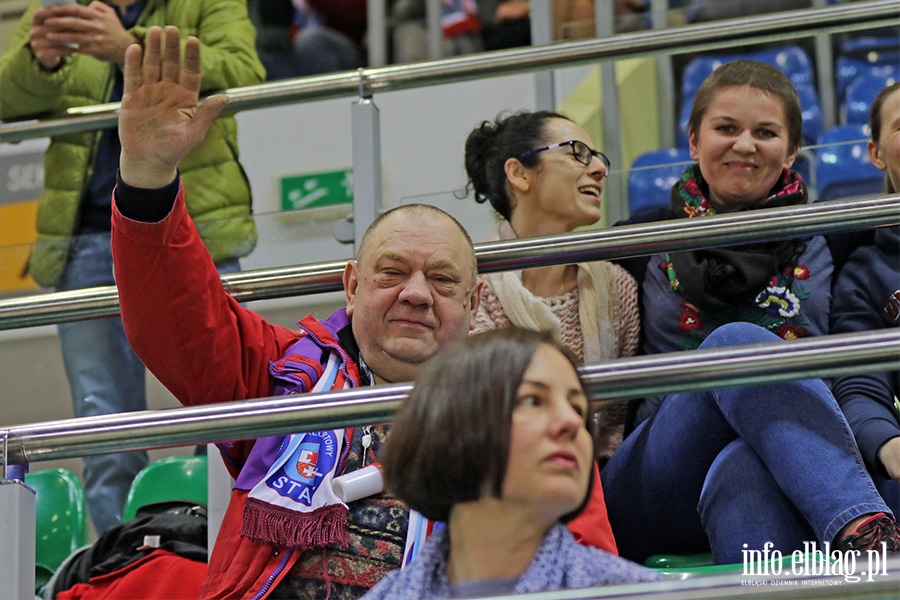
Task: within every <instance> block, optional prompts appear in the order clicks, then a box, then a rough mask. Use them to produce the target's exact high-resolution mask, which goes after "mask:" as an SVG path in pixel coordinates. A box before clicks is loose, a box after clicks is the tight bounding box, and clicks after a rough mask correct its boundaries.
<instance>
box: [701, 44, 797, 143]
mask: <svg viewBox="0 0 900 600" xmlns="http://www.w3.org/2000/svg"><path fill="white" fill-rule="evenodd" d="M742 85H748V86H750V87H752V88H756V89H758V90H760V91H762V92H765V93H766V94H768V95H770V96H773V97H775V98H778V99H779V100H781V104H782V106H784V119H785V121H786V123H787V128H788V147H789V149H790V151H791V152H796V151H797V150H799V149H800V145H801V144H802V142H803V112H802V110H801V108H800V97H799V96H798V95H797V90H795V89H794V86H793V85H791V81H790V80H789V79H788V78H787V77H786V76H785V74H784V73H782V72H781V71H779V70H778V69H776V68H775V67H773V66H772V65H768V64H766V63H763V62H759V61H756V60H735V61H732V62H729V63H725V64H724V65H722V66H721V67H719V68H718V69H716V70H715V71H713V72H712V74H711V75H710V76H709V77H707V78H706V79H705V80H704V81H703V83H702V84H700V89H698V90H697V94H696V95H695V96H694V105H693V106H692V107H691V117H690V119H689V120H688V132H689V133H690V134H692V135H693V136H695V137H696V136H697V135H698V133H699V131H700V123H701V122H702V121H703V117H704V116H705V115H706V111H707V110H709V106H710V105H711V104H712V103H713V100H714V99H715V97H716V94H717V93H718V92H719V91H721V90H723V89H725V88H729V87H740V86H742Z"/></svg>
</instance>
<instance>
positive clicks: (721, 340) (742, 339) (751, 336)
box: [700, 321, 781, 350]
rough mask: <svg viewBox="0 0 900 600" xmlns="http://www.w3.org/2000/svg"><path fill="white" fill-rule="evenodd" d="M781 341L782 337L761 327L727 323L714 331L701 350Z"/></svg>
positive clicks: (742, 323)
mask: <svg viewBox="0 0 900 600" xmlns="http://www.w3.org/2000/svg"><path fill="white" fill-rule="evenodd" d="M780 340H781V338H780V337H778V336H777V335H775V334H774V333H772V332H771V331H768V330H766V329H763V328H762V327H760V326H759V325H754V324H752V323H744V322H742V321H736V322H734V323H726V324H725V325H722V326H721V327H718V328H716V329H715V330H713V331H712V332H711V333H710V334H709V335H708V336H707V337H706V339H705V340H704V341H703V343H702V344H700V349H701V350H702V349H709V348H723V347H727V346H742V345H745V344H762V343H766V342H774V341H780Z"/></svg>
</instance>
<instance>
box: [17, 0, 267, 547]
mask: <svg viewBox="0 0 900 600" xmlns="http://www.w3.org/2000/svg"><path fill="white" fill-rule="evenodd" d="M153 25H160V26H163V25H176V26H177V27H179V28H180V29H181V30H182V31H185V32H188V33H190V34H191V35H195V36H197V37H198V38H199V39H200V41H201V44H202V47H203V65H202V67H203V81H202V85H201V87H202V90H203V91H204V92H211V91H214V90H222V89H225V88H232V87H240V86H247V85H254V84H257V83H261V82H263V81H264V80H265V69H264V68H263V66H262V64H261V63H260V61H259V58H258V56H257V54H256V50H255V35H256V34H255V30H254V28H253V25H252V23H251V22H250V20H249V17H248V15H247V6H246V2H245V1H244V0H192V1H191V2H183V1H182V2H177V1H174V0H171V1H170V0H106V1H105V2H100V1H98V0H94V1H93V2H90V3H88V2H87V1H85V0H78V2H77V3H71V4H65V5H62V6H55V7H44V6H42V3H41V2H40V1H38V0H34V2H33V3H32V5H31V6H29V8H28V10H27V11H26V12H25V13H24V15H23V16H22V19H21V21H20V23H19V26H18V28H17V30H16V32H15V34H14V35H13V37H12V39H11V40H10V41H9V43H8V45H7V47H6V50H5V51H4V53H3V55H2V56H0V119H2V120H3V121H10V120H17V119H33V118H39V117H41V116H48V115H53V114H60V113H63V112H64V111H66V110H67V109H69V108H71V107H77V106H87V105H93V104H100V103H105V102H117V101H119V100H120V99H121V97H122V82H123V76H122V64H123V62H124V54H125V48H127V47H128V45H129V44H132V43H134V42H143V39H144V35H145V33H146V31H147V29H148V28H149V27H150V26H153ZM119 153H120V146H119V139H118V136H117V134H116V130H115V128H110V129H106V130H102V131H83V132H75V133H65V134H60V135H57V136H54V137H53V138H52V139H51V140H50V145H49V147H48V148H47V151H46V154H45V157H44V191H43V193H42V194H41V197H40V200H39V204H38V211H37V223H36V225H37V235H38V237H37V241H36V243H35V245H34V247H33V249H32V251H31V255H30V257H29V261H28V267H27V270H28V274H29V275H31V277H33V278H34V280H35V281H36V282H37V283H38V284H39V285H41V286H44V287H51V288H55V289H56V290H58V291H64V290H73V289H81V288H86V287H96V286H105V285H113V284H114V280H113V272H112V255H111V252H110V242H109V236H110V215H111V212H110V201H111V197H112V190H113V186H114V184H115V177H116V172H117V170H118V165H119ZM179 169H180V172H181V176H182V179H183V181H184V185H185V188H186V189H188V190H190V194H189V198H190V199H189V200H188V210H189V212H190V214H191V216H192V217H193V219H194V221H195V222H196V223H197V226H198V229H199V232H200V235H201V237H202V238H203V241H204V243H205V244H206V246H207V248H208V249H209V251H210V254H212V257H213V259H214V260H215V261H216V264H217V266H218V267H219V271H220V272H229V271H237V270H239V268H240V265H239V264H238V260H237V259H238V258H239V257H241V256H246V255H247V254H249V253H250V252H251V251H252V250H253V248H254V246H255V245H256V239H257V234H256V227H255V225H254V222H253V216H252V210H251V194H250V185H249V182H248V181H247V176H246V174H245V173H244V170H243V168H242V167H241V164H240V162H239V157H238V147H237V124H236V122H235V119H234V117H233V116H223V117H221V118H219V119H218V120H217V121H216V122H215V124H214V125H213V126H212V127H211V128H210V130H209V133H208V134H207V136H206V139H205V140H204V141H203V143H202V144H201V145H200V146H199V147H197V149H195V150H194V151H193V152H192V153H191V154H190V155H189V156H187V157H186V158H185V159H184V160H183V161H182V162H181V164H180V165H179ZM59 336H60V343H61V347H62V354H63V362H64V365H65V369H66V375H67V377H68V380H69V385H70V388H71V393H72V400H73V404H74V409H75V415H76V416H78V417H86V416H93V415H101V414H110V413H117V412H123V411H133V410H143V409H145V408H146V393H145V383H144V380H145V375H144V373H145V372H144V366H143V365H142V364H141V362H140V360H139V359H138V358H137V357H136V356H135V354H134V352H133V351H132V350H131V348H130V347H129V345H128V342H127V340H126V338H125V333H124V331H123V328H122V322H121V319H119V318H110V319H96V320H90V321H81V322H75V323H64V324H60V325H59ZM146 464H147V456H146V454H145V453H120V454H114V455H107V456H95V457H88V458H86V459H85V466H84V482H85V488H86V494H87V500H88V507H89V510H90V513H91V518H92V520H93V523H94V526H95V529H96V530H97V533H98V534H99V533H102V532H103V531H105V530H106V529H108V528H109V527H111V526H113V525H115V524H117V523H118V522H119V521H120V520H121V515H122V508H123V506H124V503H125V498H126V496H127V494H128V489H129V486H130V484H131V481H132V479H133V478H134V476H135V475H136V474H137V473H138V471H140V470H141V469H142V468H143V467H144V466H145V465H146Z"/></svg>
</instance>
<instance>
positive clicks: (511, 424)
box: [365, 328, 660, 600]
mask: <svg viewBox="0 0 900 600" xmlns="http://www.w3.org/2000/svg"><path fill="white" fill-rule="evenodd" d="M587 414H588V402H587V397H586V396H585V392H584V386H583V385H582V383H581V380H580V379H579V376H578V373H577V371H576V370H575V363H574V362H573V359H572V358H571V355H570V354H569V352H568V351H566V350H564V349H562V347H561V346H559V345H557V344H556V343H555V342H553V341H551V338H550V337H549V336H548V335H546V334H542V333H537V332H532V331H526V330H522V329H517V328H508V329H500V330H497V331H492V332H488V333H485V334H480V335H475V336H472V337H470V338H468V339H466V340H462V341H460V342H459V343H456V344H453V345H452V346H449V347H447V348H446V349H445V350H444V351H442V352H441V353H440V354H439V355H438V356H436V357H435V358H434V359H433V360H431V361H429V363H428V364H427V365H426V367H425V368H424V370H423V372H422V373H421V374H420V376H419V377H418V378H417V380H416V384H415V389H414V390H413V392H412V393H411V394H410V397H409V399H408V400H407V401H406V402H405V403H404V405H403V406H402V407H401V409H400V410H399V411H398V412H397V415H396V417H395V419H394V424H393V428H392V433H391V437H390V438H389V440H388V442H387V445H386V447H385V451H384V454H383V456H382V465H383V467H384V477H385V481H386V484H387V487H388V488H389V489H390V490H391V491H392V492H393V493H394V494H396V495H397V496H398V497H399V498H400V499H401V500H403V501H404V502H406V503H407V504H408V505H409V506H410V508H412V509H414V510H417V511H419V512H421V513H422V514H423V515H424V516H425V517H427V518H429V519H432V520H436V521H442V522H445V523H446V527H444V528H443V529H441V530H439V531H438V532H437V533H435V534H434V535H432V536H431V537H430V538H429V539H428V541H427V542H426V544H425V546H424V547H423V549H422V551H421V553H420V554H419V555H418V556H417V557H416V559H415V560H414V561H413V563H412V564H411V565H410V566H409V567H407V568H405V569H403V570H400V571H394V572H392V573H390V574H389V575H388V576H386V577H385V578H384V579H383V580H382V581H381V582H380V583H379V584H378V585H376V586H375V588H373V589H372V590H371V591H370V592H369V593H368V594H367V595H366V596H365V598H366V599H368V600H374V599H381V598H384V599H389V598H412V597H415V598H459V597H475V596H479V595H489V594H494V595H496V594H504V593H526V592H536V591H546V590H555V589H567V588H582V587H591V586H597V585H604V584H614V583H626V582H637V581H655V580H658V579H659V578H660V576H659V575H658V574H656V573H654V572H653V571H650V570H648V569H645V568H644V567H641V566H639V565H636V564H634V563H631V562H629V561H627V560H624V559H621V558H618V557H616V556H614V555H612V554H609V553H608V552H604V551H602V550H598V549H595V548H589V547H586V546H582V545H580V544H579V543H577V542H576V541H575V540H574V538H573V537H572V535H571V533H569V531H568V529H567V528H566V526H565V525H564V524H563V523H564V522H565V521H566V520H567V519H568V518H571V517H572V516H573V515H574V514H576V513H577V511H578V510H579V508H580V507H581V505H582V504H583V503H584V501H585V498H586V497H587V494H588V486H589V481H590V474H591V470H592V465H593V450H592V441H591V436H590V434H589V433H588V430H587Z"/></svg>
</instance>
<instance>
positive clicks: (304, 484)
mask: <svg viewBox="0 0 900 600" xmlns="http://www.w3.org/2000/svg"><path fill="white" fill-rule="evenodd" d="M337 446H338V442H337V438H336V436H335V435H334V432H333V431H316V432H312V433H309V434H307V435H306V436H305V437H304V438H303V441H302V442H301V443H300V444H299V445H298V446H297V448H296V449H295V450H294V452H293V454H292V455H291V457H290V459H288V460H287V461H286V462H285V463H284V465H283V466H282V467H281V468H279V469H277V470H275V472H274V473H272V474H271V475H270V476H268V477H267V478H266V484H267V485H268V486H269V488H271V489H272V490H274V491H275V492H276V493H277V494H279V495H281V496H283V497H285V498H290V499H292V500H294V501H295V502H299V503H301V504H304V505H306V506H312V497H313V495H314V494H315V493H316V490H317V489H318V487H319V486H320V485H321V484H322V480H323V479H324V478H325V475H326V474H328V473H329V472H330V471H331V470H332V468H334V464H335V462H336V461H337Z"/></svg>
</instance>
